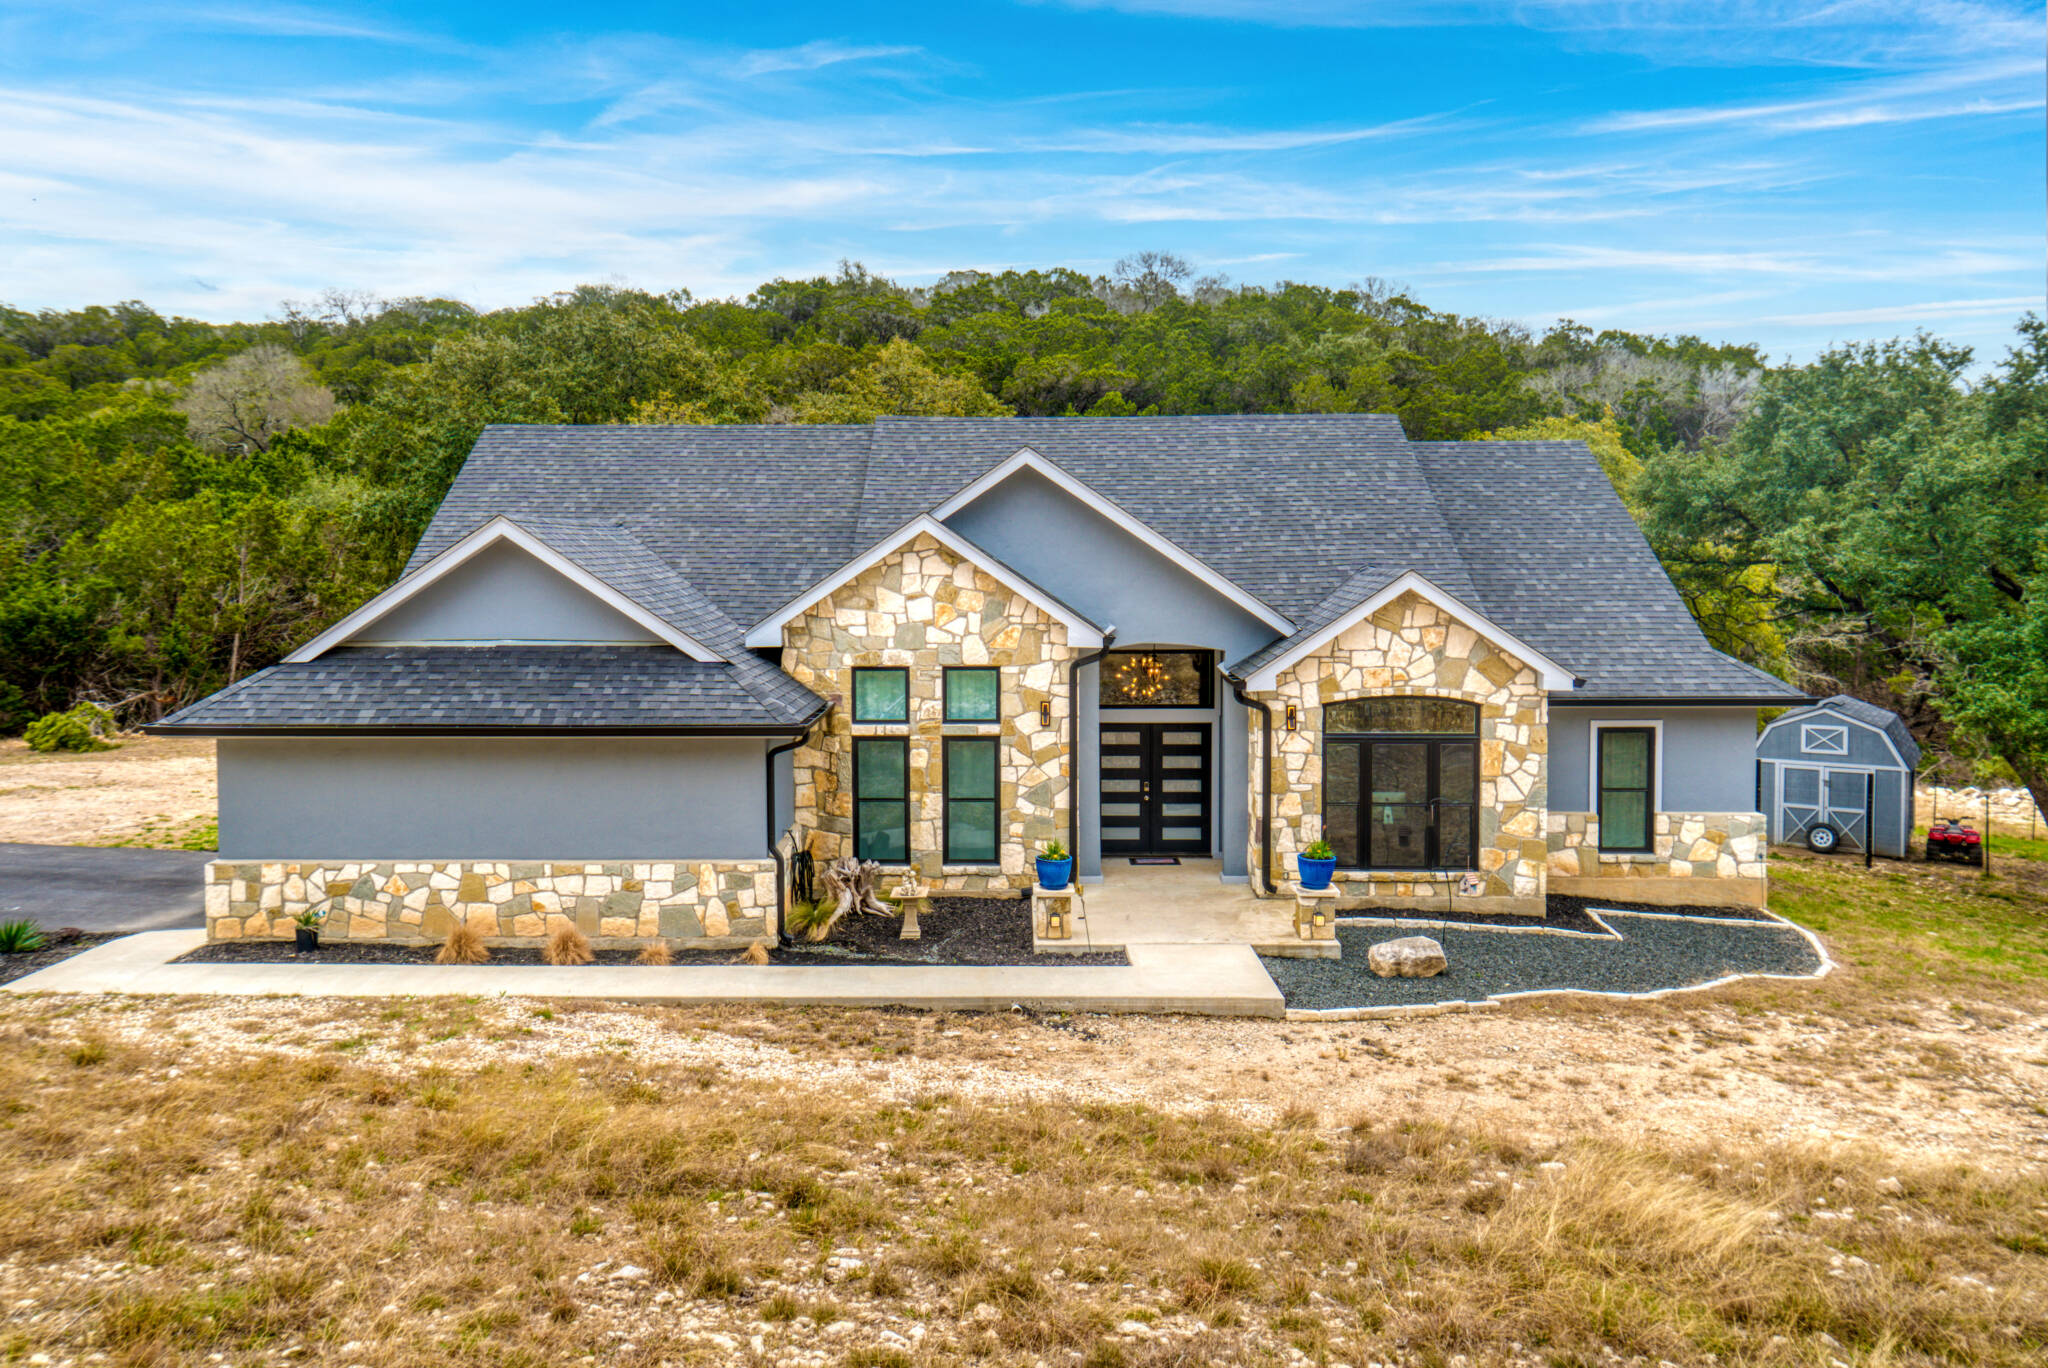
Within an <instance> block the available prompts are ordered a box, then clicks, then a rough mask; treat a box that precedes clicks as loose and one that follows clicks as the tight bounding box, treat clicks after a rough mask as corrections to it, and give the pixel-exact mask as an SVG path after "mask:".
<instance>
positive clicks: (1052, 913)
mask: <svg viewBox="0 0 2048 1368" xmlns="http://www.w3.org/2000/svg"><path fill="white" fill-rule="evenodd" d="M1087 915H1088V909H1087V904H1086V903H1084V902H1083V901H1082V899H1081V891H1080V887H1079V885H1078V884H1071V883H1070V884H1068V885H1067V886H1066V887H1065V888H1047V887H1046V886H1045V885H1043V884H1036V883H1035V884H1033V885H1031V929H1032V932H1033V934H1034V935H1036V936H1037V938H1038V939H1039V940H1055V941H1063V940H1072V939H1073V938H1074V923H1075V922H1077V921H1080V920H1082V919H1083V918H1085V917H1086V916H1087Z"/></svg>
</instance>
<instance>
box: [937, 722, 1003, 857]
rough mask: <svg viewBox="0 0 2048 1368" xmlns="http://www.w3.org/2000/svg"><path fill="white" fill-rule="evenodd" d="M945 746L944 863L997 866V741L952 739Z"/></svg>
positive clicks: (999, 855) (990, 739) (998, 853)
mask: <svg viewBox="0 0 2048 1368" xmlns="http://www.w3.org/2000/svg"><path fill="white" fill-rule="evenodd" d="M944 745H945V752H944V764H945V778H944V782H945V787H946V833H945V847H946V853H945V863H947V864H994V863H996V861H997V860H998V859H1000V858H1001V853H1000V850H999V849H998V846H999V833H998V832H997V830H996V822H997V820H998V815H997V812H996V792H997V790H996V784H997V780H998V778H999V771H998V769H997V759H996V738H995V737H993V736H949V737H947V738H946V739H945V742H944Z"/></svg>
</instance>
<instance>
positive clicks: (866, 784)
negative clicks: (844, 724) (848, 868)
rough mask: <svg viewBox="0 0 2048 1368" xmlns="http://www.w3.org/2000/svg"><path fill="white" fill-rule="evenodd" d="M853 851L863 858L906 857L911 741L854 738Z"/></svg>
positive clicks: (901, 861)
mask: <svg viewBox="0 0 2048 1368" xmlns="http://www.w3.org/2000/svg"><path fill="white" fill-rule="evenodd" d="M853 853H854V856H855V858H857V859H862V860H880V861H881V862H882V863H883V864H905V863H908V862H909V860H910V742H909V741H908V740H907V739H905V738H904V737H900V736H857V737H855V738H854V739H853Z"/></svg>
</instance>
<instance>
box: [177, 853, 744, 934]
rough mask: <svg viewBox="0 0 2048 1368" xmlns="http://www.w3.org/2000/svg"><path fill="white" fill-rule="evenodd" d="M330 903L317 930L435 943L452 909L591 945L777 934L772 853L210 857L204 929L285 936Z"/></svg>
mask: <svg viewBox="0 0 2048 1368" xmlns="http://www.w3.org/2000/svg"><path fill="white" fill-rule="evenodd" d="M321 904H326V905H327V908H328V916H327V920H326V921H325V923H324V924H323V925H322V926H321V928H320V934H321V938H322V939H323V940H348V941H363V940H376V941H391V942H395V943H399V944H410V945H428V944H438V943H439V942H440V941H442V940H443V939H445V938H446V937H447V935H448V930H449V928H450V927H451V926H452V925H454V923H455V922H456V921H458V920H460V921H466V922H469V923H470V924H472V925H474V926H477V927H478V929H480V930H481V931H482V932H483V934H484V939H485V940H486V941H487V942H488V943H490V944H493V945H520V944H539V943H540V942H541V941H543V940H545V939H546V938H547V937H548V936H549V935H552V934H553V933H554V931H555V929H556V928H557V927H558V926H561V925H564V924H570V925H574V926H575V927H576V928H577V929H578V930H580V931H582V932H583V933H584V934H585V935H586V936H589V937H590V938H591V939H592V940H593V941H594V942H596V943H597V944H599V945H603V944H606V943H608V942H609V943H623V944H641V943H644V942H646V941H649V940H653V939H656V938H659V939H663V940H667V941H671V942H674V943H675V944H676V945H677V946H678V948H682V949H692V948H716V947H720V946H743V945H746V944H748V943H749V942H751V941H754V940H756V939H759V938H761V937H763V936H772V935H774V934H775V931H776V926H775V919H774V907H775V863H774V861H772V860H767V859H760V860H617V861H587V860H579V861H574V862H555V861H536V860H498V861H491V860H394V861H374V860H262V861H258V860H220V861H216V862H215V863H213V864H210V865H208V866H207V867H206V934H207V939H209V940H216V941H221V940H244V939H249V938H252V937H259V938H260V937H268V938H273V939H283V938H288V937H290V936H291V934H292V928H293V920H292V919H293V918H294V917H295V916H297V915H298V914H299V913H300V912H303V911H305V910H306V908H307V907H308V906H315V907H317V906H319V905H321Z"/></svg>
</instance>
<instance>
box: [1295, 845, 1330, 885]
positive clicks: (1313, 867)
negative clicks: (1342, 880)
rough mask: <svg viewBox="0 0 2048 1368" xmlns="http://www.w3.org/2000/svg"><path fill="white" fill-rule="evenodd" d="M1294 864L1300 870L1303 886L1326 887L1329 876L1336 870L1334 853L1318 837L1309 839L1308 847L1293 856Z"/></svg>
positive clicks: (1328, 882)
mask: <svg viewBox="0 0 2048 1368" xmlns="http://www.w3.org/2000/svg"><path fill="white" fill-rule="evenodd" d="M1294 864H1295V868H1297V869H1298V870H1300V872H1301V886H1302V887H1303V888H1328V887H1329V886H1330V876H1331V875H1333V874H1335V873H1336V872H1337V856H1336V853H1335V852H1334V851H1332V850H1331V849H1330V843H1329V842H1328V841H1325V840H1322V839H1320V838H1318V839H1317V840H1313V841H1310V842H1309V844H1308V849H1307V850H1304V851H1302V852H1301V854H1299V855H1297V856H1295V857H1294Z"/></svg>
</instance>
